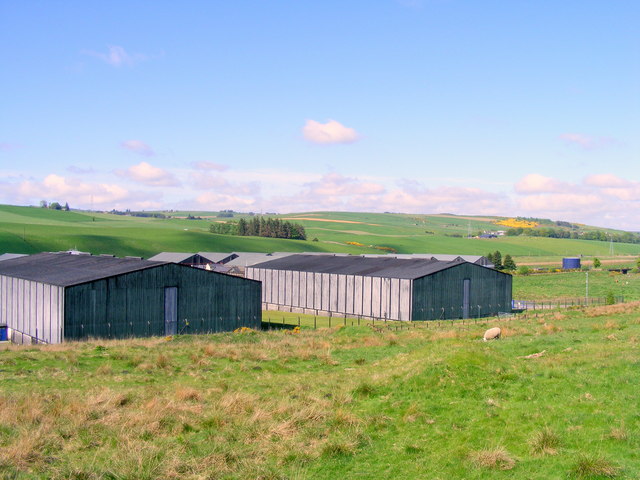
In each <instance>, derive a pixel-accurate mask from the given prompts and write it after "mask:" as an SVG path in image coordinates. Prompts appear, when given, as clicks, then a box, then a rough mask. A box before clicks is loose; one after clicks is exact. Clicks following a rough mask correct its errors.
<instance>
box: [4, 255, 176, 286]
mask: <svg viewBox="0 0 640 480" xmlns="http://www.w3.org/2000/svg"><path fill="white" fill-rule="evenodd" d="M165 263H167V262H152V261H150V260H138V259H135V258H115V257H107V256H94V255H73V254H70V253H66V252H61V253H38V254H36V255H29V256H26V257H20V258H14V259H11V260H5V261H4V262H0V275H6V276H9V277H15V278H22V279H24V280H32V281H35V282H41V283H48V284H51V285H58V286H61V287H69V286H71V285H78V284H81V283H86V282H91V281H93V280H100V279H102V278H108V277H113V276H116V275H121V274H123V273H130V272H135V271H138V270H144V269H146V268H153V267H157V266H159V265H164V264H165Z"/></svg>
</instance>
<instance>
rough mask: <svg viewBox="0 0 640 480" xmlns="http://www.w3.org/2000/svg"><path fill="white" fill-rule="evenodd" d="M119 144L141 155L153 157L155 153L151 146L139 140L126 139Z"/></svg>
mask: <svg viewBox="0 0 640 480" xmlns="http://www.w3.org/2000/svg"><path fill="white" fill-rule="evenodd" d="M120 146H121V147H122V148H124V149H126V150H129V151H130V152H133V153H137V154H138V155H142V156H143V157H153V156H154V155H155V154H156V152H155V151H154V150H153V148H151V147H150V146H149V145H147V144H146V143H144V142H142V141H140V140H126V141H124V142H122V143H121V144H120Z"/></svg>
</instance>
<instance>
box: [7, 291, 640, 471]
mask: <svg viewBox="0 0 640 480" xmlns="http://www.w3.org/2000/svg"><path fill="white" fill-rule="evenodd" d="M486 322H487V323H486V324H466V325H464V326H463V325H461V324H456V325H455V326H448V327H444V328H434V327H433V325H432V326H431V327H430V328H428V329H427V328H425V327H424V326H416V327H414V328H410V329H408V330H406V329H405V330H401V331H391V330H390V329H388V328H383V329H381V330H373V329H372V328H369V327H367V326H361V327H351V326H347V327H343V328H339V327H335V328H332V329H319V330H310V329H305V328H303V329H302V331H301V332H299V333H296V332H292V331H284V330H283V331H272V332H248V333H229V334H220V335H211V336H181V337H174V338H169V339H164V338H154V339H140V340H130V341H93V342H87V343H77V344H64V345H57V346H34V347H29V348H19V347H16V346H8V347H5V348H4V349H3V350H0V371H1V372H2V373H1V375H2V390H1V391H0V475H1V476H2V477H3V478H18V479H22V478H60V479H62V478H65V479H68V478H75V479H132V478H135V479H156V478H176V479H178V478H180V479H217V478H220V479H245V478H261V479H334V478H370V479H378V478H394V479H416V478H429V479H438V478H441V479H445V478H446V479H453V478H466V479H480V478H613V477H615V478H629V479H631V478H639V477H640V448H639V447H640V413H639V412H640V408H639V407H640V400H639V397H638V395H637V391H638V390H637V389H638V385H639V384H640V369H639V368H638V367H639V364H640V360H639V358H640V357H639V348H640V303H635V304H625V305H614V306H610V307H599V308H593V309H588V310H574V311H566V312H547V313H545V314H539V315H538V316H529V317H527V318H519V319H518V318H516V319H510V320H507V319H501V320H493V321H491V320H487V321H486ZM497 324H499V325H500V326H501V327H502V328H503V334H504V335H503V339H501V340H500V341H496V342H487V343H484V342H482V341H480V340H479V338H480V337H481V335H482V332H483V331H484V329H485V328H486V327H488V326H494V325H497Z"/></svg>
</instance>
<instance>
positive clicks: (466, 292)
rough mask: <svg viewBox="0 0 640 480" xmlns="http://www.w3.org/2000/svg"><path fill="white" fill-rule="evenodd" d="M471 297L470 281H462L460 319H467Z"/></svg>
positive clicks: (468, 279)
mask: <svg viewBox="0 0 640 480" xmlns="http://www.w3.org/2000/svg"><path fill="white" fill-rule="evenodd" d="M470 297H471V279H470V278H465V279H464V280H463V281H462V318H469V302H470Z"/></svg>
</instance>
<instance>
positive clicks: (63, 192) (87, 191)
mask: <svg viewBox="0 0 640 480" xmlns="http://www.w3.org/2000/svg"><path fill="white" fill-rule="evenodd" d="M0 198H4V199H5V200H4V201H9V202H10V203H12V204H15V203H23V204H31V205H36V204H37V203H38V202H39V201H40V200H43V199H46V200H49V201H57V202H68V203H69V205H71V206H72V207H77V208H90V207H93V208H96V209H107V210H110V209H112V208H118V209H125V208H144V207H142V205H143V204H145V203H147V204H149V205H153V208H159V207H160V205H161V203H160V201H159V200H160V197H159V196H156V195H153V194H152V195H150V194H148V193H146V192H136V191H134V192H132V191H130V190H127V189H126V188H123V187H122V186H120V185H116V184H113V183H100V182H95V183H90V182H82V181H80V180H78V179H76V178H65V177H62V176H60V175H56V174H49V175H47V176H46V177H45V178H44V179H42V180H35V179H29V180H21V181H15V182H4V183H0ZM149 208H150V207H149Z"/></svg>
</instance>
